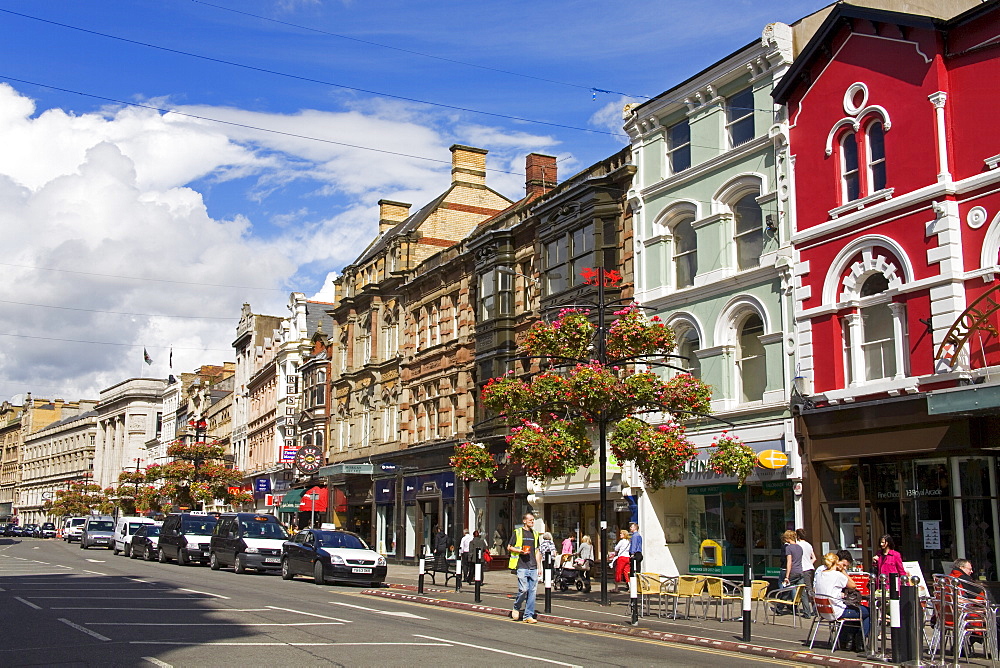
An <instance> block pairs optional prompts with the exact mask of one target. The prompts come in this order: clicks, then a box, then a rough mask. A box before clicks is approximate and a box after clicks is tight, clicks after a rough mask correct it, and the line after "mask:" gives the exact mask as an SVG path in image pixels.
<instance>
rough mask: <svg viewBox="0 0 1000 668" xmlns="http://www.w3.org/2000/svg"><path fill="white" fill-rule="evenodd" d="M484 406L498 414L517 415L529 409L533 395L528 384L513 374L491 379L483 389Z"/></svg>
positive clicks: (509, 373)
mask: <svg viewBox="0 0 1000 668" xmlns="http://www.w3.org/2000/svg"><path fill="white" fill-rule="evenodd" d="M482 402H483V405H484V406H486V407H487V408H489V409H490V410H491V411H495V412H497V413H517V412H519V411H522V410H525V409H526V408H528V406H529V404H530V402H531V394H530V392H529V389H528V384H527V383H526V382H524V381H523V380H521V379H520V378H515V377H514V374H513V372H508V373H505V374H504V375H502V376H500V377H498V378H493V379H491V380H490V381H489V382H488V383H486V387H484V388H483V395H482Z"/></svg>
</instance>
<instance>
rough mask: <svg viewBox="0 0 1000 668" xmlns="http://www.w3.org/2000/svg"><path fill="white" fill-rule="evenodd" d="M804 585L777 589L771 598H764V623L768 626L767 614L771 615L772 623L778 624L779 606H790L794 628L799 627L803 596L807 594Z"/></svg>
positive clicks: (771, 594)
mask: <svg viewBox="0 0 1000 668" xmlns="http://www.w3.org/2000/svg"><path fill="white" fill-rule="evenodd" d="M805 591H806V586H805V585H804V584H799V585H792V586H790V587H782V588H781V589H775V590H774V591H772V592H771V593H770V595H769V596H766V597H765V598H764V623H765V624H767V623H768V622H767V613H768V612H770V613H771V623H772V624H777V623H778V621H777V617H778V606H779V605H788V606H791V608H792V628H795V627H796V626H798V621H799V607H800V606H801V605H802V596H803V595H804V594H805Z"/></svg>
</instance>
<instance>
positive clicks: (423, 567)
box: [417, 550, 427, 594]
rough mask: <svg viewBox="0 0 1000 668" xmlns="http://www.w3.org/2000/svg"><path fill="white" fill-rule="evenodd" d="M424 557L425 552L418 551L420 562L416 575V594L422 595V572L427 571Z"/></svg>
mask: <svg viewBox="0 0 1000 668" xmlns="http://www.w3.org/2000/svg"><path fill="white" fill-rule="evenodd" d="M425 555H426V552H424V551H423V550H421V551H420V562H419V565H418V566H417V568H419V569H420V572H419V573H417V593H418V594H423V593H424V571H425V570H426V569H427V560H426V557H425Z"/></svg>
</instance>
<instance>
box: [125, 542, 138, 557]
mask: <svg viewBox="0 0 1000 668" xmlns="http://www.w3.org/2000/svg"><path fill="white" fill-rule="evenodd" d="M127 554H128V558H129V559H138V558H139V555H138V554H136V553H135V545H132V544H131V543H130V544H129V546H128V551H127Z"/></svg>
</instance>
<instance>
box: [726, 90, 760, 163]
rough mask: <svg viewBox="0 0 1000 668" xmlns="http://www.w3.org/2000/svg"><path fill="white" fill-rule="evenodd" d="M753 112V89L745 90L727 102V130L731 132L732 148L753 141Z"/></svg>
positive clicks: (730, 144)
mask: <svg viewBox="0 0 1000 668" xmlns="http://www.w3.org/2000/svg"><path fill="white" fill-rule="evenodd" d="M753 110H754V103H753V89H752V88H744V89H743V90H741V91H740V92H738V93H736V94H735V95H732V96H730V97H729V98H728V99H727V100H726V130H727V131H728V132H729V146H730V148H736V147H737V146H739V145H740V144H745V143H747V142H748V141H750V140H751V139H753V137H754V127H753Z"/></svg>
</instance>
